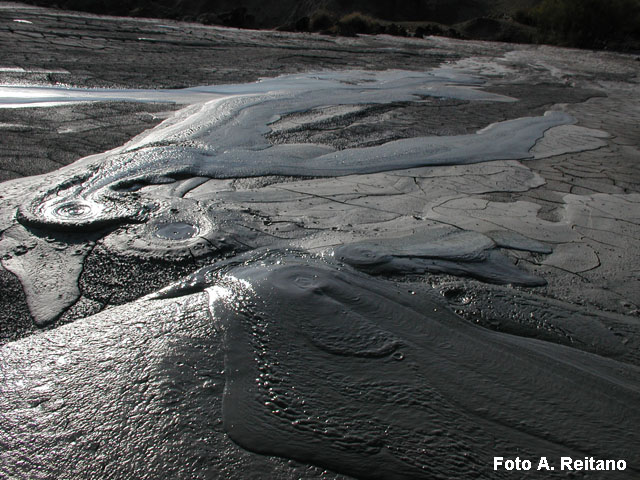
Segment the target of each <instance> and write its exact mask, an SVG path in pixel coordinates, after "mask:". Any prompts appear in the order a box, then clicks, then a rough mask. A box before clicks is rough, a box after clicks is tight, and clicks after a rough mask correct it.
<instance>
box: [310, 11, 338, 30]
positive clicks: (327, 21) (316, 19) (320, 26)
mask: <svg viewBox="0 0 640 480" xmlns="http://www.w3.org/2000/svg"><path fill="white" fill-rule="evenodd" d="M334 24H335V17H334V16H333V15H332V14H331V12H329V11H327V10H316V11H315V12H313V14H312V15H311V18H310V19H309V30H311V31H312V32H322V31H327V30H329V29H330V28H331V27H333V26H334Z"/></svg>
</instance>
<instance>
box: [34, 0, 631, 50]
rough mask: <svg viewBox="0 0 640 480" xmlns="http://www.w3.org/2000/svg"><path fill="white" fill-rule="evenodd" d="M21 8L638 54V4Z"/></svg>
mask: <svg viewBox="0 0 640 480" xmlns="http://www.w3.org/2000/svg"><path fill="white" fill-rule="evenodd" d="M24 1H26V2H27V3H36V4H40V5H44V6H59V7H60V8H67V9H78V10H85V11H90V12H93V13H106V14H115V15H132V16H149V17H162V18H175V19H182V20H187V21H199V22H201V23H205V24H214V25H226V26H234V27H240V28H276V27H277V28H278V29H279V30H285V31H294V32H321V33H328V34H337V35H356V34H363V33H364V34H377V33H387V34H390V35H407V34H409V33H411V34H413V35H415V36H417V37H422V36H427V35H442V36H454V37H461V38H477V39H484V40H495V41H507V42H537V43H549V44H557V45H564V46H573V47H582V48H609V49H618V50H640V0H404V1H402V2H400V1H397V0H327V1H323V2H296V1H294V0H279V2H275V1H264V0H263V1H261V2H258V1H257V0H207V1H204V0H179V1H177V2H176V1H171V0H130V1H129V2H126V3H123V2H119V1H116V0H85V1H83V0H24ZM319 7H322V9H318V8H319ZM314 10H315V11H314Z"/></svg>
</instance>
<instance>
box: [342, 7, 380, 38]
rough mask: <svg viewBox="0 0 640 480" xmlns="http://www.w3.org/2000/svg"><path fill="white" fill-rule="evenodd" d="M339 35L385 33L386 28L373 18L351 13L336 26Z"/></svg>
mask: <svg viewBox="0 0 640 480" xmlns="http://www.w3.org/2000/svg"><path fill="white" fill-rule="evenodd" d="M336 29H337V33H338V34H340V35H345V36H350V35H355V34H357V33H384V27H383V26H382V25H380V23H379V22H378V21H377V20H376V19H375V18H373V17H370V16H369V15H364V14H362V13H360V12H352V13H349V14H347V15H345V16H343V17H342V18H340V20H338V23H337V24H336Z"/></svg>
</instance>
